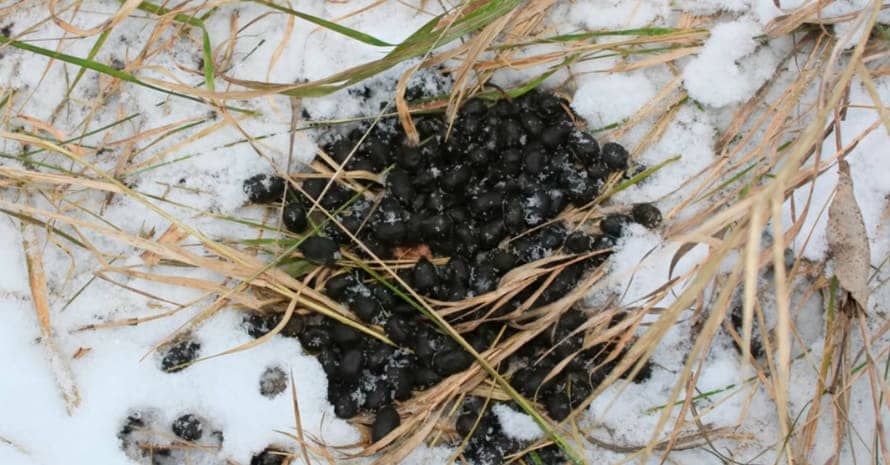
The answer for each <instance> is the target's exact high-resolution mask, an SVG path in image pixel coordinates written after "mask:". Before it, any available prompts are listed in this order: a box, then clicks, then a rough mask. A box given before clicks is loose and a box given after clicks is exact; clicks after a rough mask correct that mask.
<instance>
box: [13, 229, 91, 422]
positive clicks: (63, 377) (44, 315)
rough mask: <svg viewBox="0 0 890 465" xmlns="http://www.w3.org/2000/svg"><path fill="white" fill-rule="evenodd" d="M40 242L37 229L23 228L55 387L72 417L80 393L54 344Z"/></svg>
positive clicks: (28, 262)
mask: <svg viewBox="0 0 890 465" xmlns="http://www.w3.org/2000/svg"><path fill="white" fill-rule="evenodd" d="M38 242H39V240H38V236H37V232H36V227H35V226H31V225H22V245H23V247H24V249H25V261H26V263H27V265H28V281H29V283H30V285H31V299H32V301H33V302H34V310H35V311H36V312H37V322H38V324H39V325H40V338H41V341H42V342H43V346H44V347H45V348H46V351H47V354H48V355H49V363H50V368H51V370H52V373H53V375H54V376H55V378H56V384H58V387H59V390H60V391H61V394H62V398H63V399H64V400H65V409H66V410H67V411H68V414H69V415H71V414H73V413H74V410H75V409H76V408H77V407H78V406H79V405H80V393H79V392H78V390H77V384H76V383H75V381H74V374H73V373H72V372H71V367H70V366H69V364H68V361H67V360H66V358H65V356H64V355H62V353H61V352H60V351H59V348H58V347H57V346H56V343H55V336H54V334H53V330H52V323H51V321H50V309H49V300H48V294H47V288H46V274H45V273H44V271H43V253H42V252H41V251H40V246H39V245H38Z"/></svg>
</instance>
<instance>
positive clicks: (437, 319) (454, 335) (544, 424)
mask: <svg viewBox="0 0 890 465" xmlns="http://www.w3.org/2000/svg"><path fill="white" fill-rule="evenodd" d="M357 263H358V266H359V268H361V269H362V270H364V271H365V272H366V273H368V274H370V275H371V277H372V278H374V279H375V280H377V281H378V282H379V283H381V284H383V285H384V286H386V287H387V288H389V289H390V290H391V291H393V293H395V294H396V295H397V296H399V297H401V298H402V299H403V300H405V302H407V303H408V304H409V305H411V306H412V307H414V308H415V309H416V310H417V311H419V312H420V313H422V314H423V315H424V316H426V317H427V318H429V319H430V321H432V322H433V323H434V324H435V325H436V326H438V327H439V329H441V330H442V331H443V332H444V333H445V334H446V335H447V336H448V337H450V338H451V339H452V340H454V341H455V342H456V343H457V344H459V345H460V346H461V347H462V348H463V349H464V350H466V351H467V352H469V353H470V354H471V355H472V356H473V358H474V359H475V360H476V362H477V363H479V366H480V367H482V369H483V370H485V372H486V373H488V375H489V376H491V377H492V378H493V379H494V380H495V381H496V382H497V383H498V385H500V387H501V388H502V389H503V390H504V391H505V392H506V393H507V395H509V396H510V397H511V398H512V399H513V401H515V402H516V404H517V405H519V407H520V408H522V410H523V411H524V412H525V413H527V414H528V415H529V416H531V417H532V419H533V420H534V421H535V423H537V424H538V426H540V427H541V429H542V430H544V432H545V433H546V434H547V435H548V436H549V437H550V438H551V439H552V440H553V442H555V443H556V444H557V445H558V446H559V448H560V449H562V450H563V451H564V452H565V453H566V455H567V456H568V457H569V459H571V461H572V462H573V463H575V464H576V465H581V464H584V463H586V462H585V461H584V459H583V458H582V457H581V456H580V455H579V454H578V453H577V452H576V451H575V450H574V448H572V446H571V445H570V444H569V443H568V441H567V440H566V439H565V438H564V437H562V435H560V434H559V432H558V431H556V429H554V428H553V426H552V425H551V424H550V422H549V421H548V420H547V419H546V418H544V417H543V416H542V415H541V414H540V413H539V412H538V411H537V409H535V408H534V406H532V405H531V404H530V403H529V401H528V399H526V398H525V397H523V396H522V394H520V393H519V392H518V391H516V389H514V388H513V386H512V385H511V384H510V383H509V382H508V381H507V380H506V379H505V378H504V377H503V376H501V374H500V373H498V371H497V370H495V368H494V367H493V366H491V364H489V363H488V361H486V360H485V358H484V357H482V356H481V355H480V354H479V352H477V351H476V349H474V348H473V346H472V345H470V344H469V343H468V342H467V341H466V339H464V338H463V336H461V335H460V333H458V332H457V331H455V330H454V328H452V327H451V325H449V324H448V322H446V321H445V320H444V319H442V317H441V316H439V315H438V314H436V313H435V312H430V311H428V310H427V309H426V307H424V306H423V305H421V304H420V303H418V302H417V301H416V300H414V299H413V298H411V296H409V295H408V294H406V293H405V292H403V291H402V290H401V289H399V288H398V286H396V285H394V284H392V283H390V282H389V281H388V280H386V279H385V278H384V277H383V276H381V275H380V274H379V273H377V272H376V271H374V270H373V269H371V267H369V266H368V265H367V264H366V263H364V262H362V261H359V262H357Z"/></svg>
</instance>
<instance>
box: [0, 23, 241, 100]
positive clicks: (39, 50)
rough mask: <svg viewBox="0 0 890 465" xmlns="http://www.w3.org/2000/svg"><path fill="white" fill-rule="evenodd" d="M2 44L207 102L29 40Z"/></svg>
mask: <svg viewBox="0 0 890 465" xmlns="http://www.w3.org/2000/svg"><path fill="white" fill-rule="evenodd" d="M0 44H8V45H11V46H13V47H15V48H17V49H20V50H24V51H26V52H31V53H36V54H38V55H43V56H45V57H48V58H52V59H55V60H59V61H64V62H65V63H71V64H72V65H77V66H81V67H84V68H87V69H91V70H93V71H96V72H97V73H102V74H105V75H108V76H111V77H113V78H117V79H120V80H121V81H125V82H129V83H131V84H136V85H137V86H141V87H145V88H147V89H151V90H155V91H158V92H161V93H163V94H167V95H171V96H174V97H179V98H183V99H186V100H191V101H193V102H198V103H203V104H206V103H207V102H205V101H204V100H201V99H199V98H196V97H192V96H190V95H185V94H180V93H179V92H174V91H172V90H167V89H164V88H162V87H158V86H154V85H151V84H149V83H147V82H144V81H142V80H140V79H139V78H137V77H136V76H133V75H132V74H129V73H125V72H123V71H120V70H118V69H115V68H112V67H111V66H108V65H106V64H103V63H99V62H96V61H93V60H87V59H84V58H81V57H76V56H73V55H68V54H66V53H61V52H56V51H54V50H49V49H45V48H43V47H38V46H36V45H31V44H29V43H27V42H20V41H17V40H12V39H9V38H7V37H3V36H0ZM226 108H228V109H229V110H232V111H236V112H239V113H255V112H254V111H253V110H247V109H244V108H237V107H229V106H227V107H226Z"/></svg>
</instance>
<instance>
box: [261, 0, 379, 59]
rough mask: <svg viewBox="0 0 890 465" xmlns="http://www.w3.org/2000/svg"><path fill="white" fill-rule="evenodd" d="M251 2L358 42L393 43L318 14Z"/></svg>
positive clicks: (371, 43) (262, 1) (264, 2)
mask: <svg viewBox="0 0 890 465" xmlns="http://www.w3.org/2000/svg"><path fill="white" fill-rule="evenodd" d="M250 1H251V2H253V3H258V4H260V5H263V6H266V7H268V8H272V9H273V10H278V11H280V12H282V13H287V14H289V15H291V16H296V17H297V18H300V19H303V20H305V21H309V22H310V23H313V24H316V25H318V26H321V27H323V28H325V29H329V30H331V31H334V32H336V33H338V34H342V35H344V36H346V37H349V38H350V39H355V40H357V41H359V42H363V43H366V44H368V45H376V46H378V47H392V46H393V45H394V44H391V43H389V42H386V41H384V40H380V39H378V38H376V37H374V36H372V35H370V34H365V33H364V32H359V31H356V30H355V29H350V28H348V27H346V26H341V25H339V24H337V23H334V22H331V21H328V20H326V19H323V18H319V17H318V16H312V15H310V14H307V13H302V12H299V11H296V10H292V9H290V8H288V7H285V6H281V5H276V4H274V3H272V2H267V1H265V0H250Z"/></svg>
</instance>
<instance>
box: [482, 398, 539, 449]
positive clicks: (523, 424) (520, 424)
mask: <svg viewBox="0 0 890 465" xmlns="http://www.w3.org/2000/svg"><path fill="white" fill-rule="evenodd" d="M491 410H492V411H493V412H494V414H495V415H497V417H498V421H499V422H500V423H501V428H502V429H503V430H504V434H505V435H506V436H507V437H508V438H513V439H518V440H520V441H532V440H534V439H538V438H540V437H541V436H543V435H544V431H542V430H541V427H540V426H538V424H537V423H535V420H534V419H533V418H532V417H530V416H528V415H526V414H525V413H522V412H517V411H516V410H513V409H512V408H510V407H509V406H507V404H497V405H495V406H494V407H492V409H491Z"/></svg>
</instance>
